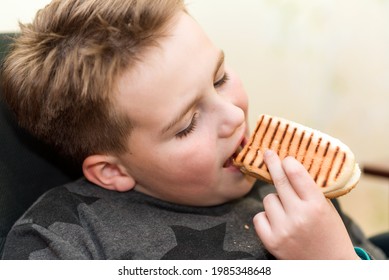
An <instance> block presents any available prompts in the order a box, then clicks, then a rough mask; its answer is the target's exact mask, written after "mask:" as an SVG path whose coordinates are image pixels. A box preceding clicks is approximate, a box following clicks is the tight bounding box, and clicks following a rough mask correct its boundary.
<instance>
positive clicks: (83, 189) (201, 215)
mask: <svg viewBox="0 0 389 280" xmlns="http://www.w3.org/2000/svg"><path fill="white" fill-rule="evenodd" d="M273 191H274V187H273V186H271V185H265V184H262V183H260V182H257V183H256V184H255V185H254V187H253V189H252V191H251V192H250V193H249V194H248V195H247V196H245V197H243V198H241V199H238V200H235V201H231V202H228V203H225V204H222V205H218V206H214V207H191V206H183V205H176V204H172V203H168V202H165V201H161V200H158V199H155V198H153V197H150V196H147V195H144V194H142V193H139V192H136V191H129V192H124V193H119V192H113V191H108V190H105V189H103V188H100V187H98V186H96V185H93V184H92V183H90V182H88V181H87V180H85V179H80V180H78V181H75V182H73V183H70V184H67V185H64V186H61V187H56V188H53V189H52V190H50V191H48V192H47V193H45V194H44V195H43V196H42V197H41V198H40V199H38V200H37V201H36V202H35V203H34V205H33V206H32V207H31V208H30V209H29V210H28V211H27V212H26V213H25V214H24V215H23V216H22V217H21V218H20V219H19V220H18V221H17V222H16V224H15V225H14V226H13V228H12V229H11V231H10V233H9V235H8V237H7V241H6V244H5V248H4V252H3V256H2V258H3V259H141V260H146V259H218V260H220V259H274V257H273V256H272V255H271V254H270V253H269V252H268V251H267V250H266V249H265V248H264V246H263V245H262V243H261V241H260V240H259V238H258V237H257V235H256V234H255V230H254V227H253V223H252V219H253V217H254V216H255V214H256V213H258V212H259V211H263V204H262V199H263V198H264V196H265V195H266V194H268V193H270V192H273ZM340 213H341V212H340ZM341 216H342V218H343V220H344V222H345V224H346V227H347V229H348V231H349V233H350V236H351V238H352V240H353V242H354V245H355V246H358V247H361V248H363V249H365V250H366V251H368V252H369V253H370V254H371V255H372V256H373V257H374V258H376V259H381V258H384V257H385V256H384V255H383V254H382V252H381V251H380V250H378V249H377V248H375V247H374V246H373V245H372V244H371V243H370V242H369V241H368V240H367V239H366V238H365V236H364V235H363V234H362V232H361V231H360V230H359V228H358V227H357V226H356V225H355V224H354V223H353V222H352V221H351V220H350V219H349V218H348V217H346V216H345V215H344V214H343V213H341Z"/></svg>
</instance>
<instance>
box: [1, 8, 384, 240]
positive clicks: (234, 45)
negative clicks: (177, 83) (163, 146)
mask: <svg viewBox="0 0 389 280" xmlns="http://www.w3.org/2000/svg"><path fill="white" fill-rule="evenodd" d="M49 2H50V1H49V0H1V10H0V32H2V33H4V32H17V31H18V30H19V28H18V21H21V22H23V23H27V22H29V21H31V20H32V19H33V17H34V15H35V13H36V11H37V10H38V9H39V8H41V7H43V6H44V5H46V4H47V3H49ZM186 3H187V5H188V9H189V12H190V13H191V14H192V15H193V16H194V17H195V18H196V19H197V20H198V22H199V23H200V24H201V25H202V26H203V28H204V29H205V31H206V32H207V33H208V34H209V36H210V37H211V38H212V39H213V41H214V42H215V43H216V44H217V45H218V46H219V47H220V48H222V49H223V50H224V52H225V53H226V62H227V63H228V64H229V65H230V66H232V67H233V68H234V69H235V71H237V72H238V74H239V75H240V77H241V79H242V80H243V82H244V84H245V88H246V90H247V92H248V94H249V99H250V116H249V117H250V125H251V128H253V127H254V126H255V122H256V118H257V116H258V115H259V114H261V113H266V114H272V115H277V116H281V117H285V118H288V119H291V120H294V121H296V122H300V123H302V124H305V125H307V126H310V127H313V128H316V129H318V130H321V131H323V132H326V133H328V134H330V135H332V136H334V137H336V138H339V139H341V140H342V141H343V142H344V143H346V144H347V145H348V146H349V147H350V148H351V149H352V150H353V152H354V153H355V155H356V158H357V160H358V162H359V163H360V165H362V166H363V164H364V163H366V162H371V161H386V162H387V164H389V148H388V147H387V143H388V142H389V130H388V128H389V28H388V27H389V0H240V1H237V0H186ZM340 202H341V205H342V206H343V208H344V210H345V212H346V213H348V214H349V215H350V216H351V217H352V218H353V219H354V220H356V222H357V223H359V224H360V225H361V226H362V229H363V230H364V231H365V232H366V234H367V235H373V234H376V233H380V232H383V231H388V230H389V180H385V179H381V178H375V177H371V176H366V175H363V176H362V178H361V181H360V183H359V185H358V186H357V188H356V189H355V190H353V191H352V192H351V193H350V194H348V195H346V196H344V197H341V198H340Z"/></svg>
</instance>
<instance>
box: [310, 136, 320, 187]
mask: <svg viewBox="0 0 389 280" xmlns="http://www.w3.org/2000/svg"><path fill="white" fill-rule="evenodd" d="M321 139H322V138H321V137H320V138H319V141H317V144H316V147H315V153H314V154H313V157H312V160H311V162H310V164H309V167H308V169H307V170H308V172H311V167H312V165H313V162H314V161H315V156H316V154H317V151H318V150H319V147H320V144H321ZM315 181H316V180H315Z"/></svg>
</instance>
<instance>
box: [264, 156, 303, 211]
mask: <svg viewBox="0 0 389 280" xmlns="http://www.w3.org/2000/svg"><path fill="white" fill-rule="evenodd" d="M263 159H264V161H265V163H266V166H267V168H268V169H269V172H270V175H271V178H272V181H273V183H274V186H275V187H276V190H277V193H278V195H279V196H280V200H281V202H282V204H283V205H284V204H285V203H287V202H288V201H290V200H291V199H293V198H295V197H297V195H296V193H295V191H294V190H293V188H292V186H291V185H290V182H289V180H288V177H287V176H286V173H285V172H284V169H283V167H282V164H281V160H280V158H279V157H278V155H277V154H276V153H275V152H274V151H272V150H267V151H266V152H265V153H264V156H263Z"/></svg>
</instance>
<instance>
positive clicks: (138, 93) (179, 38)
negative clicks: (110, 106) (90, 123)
mask: <svg viewBox="0 0 389 280" xmlns="http://www.w3.org/2000/svg"><path fill="white" fill-rule="evenodd" d="M219 53H220V50H219V49H217V48H216V47H215V46H214V45H213V44H212V42H211V41H210V40H209V39H208V37H207V36H206V34H205V33H204V32H203V30H202V29H201V28H200V26H199V25H198V24H197V22H196V21H195V20H194V19H193V18H192V17H190V16H189V15H187V14H186V13H184V12H180V13H179V14H178V15H177V16H176V17H175V18H174V19H173V24H172V25H171V26H170V31H169V32H168V34H167V36H165V37H163V38H162V39H161V40H160V42H159V46H158V47H153V48H152V49H150V50H148V52H147V53H146V54H145V56H144V59H143V60H142V61H140V62H139V64H138V65H137V66H136V67H135V68H133V69H131V70H128V71H127V72H125V73H124V74H123V76H122V77H120V78H119V81H118V94H117V96H116V97H117V98H116V101H117V105H118V106H119V109H121V110H124V112H125V114H127V115H128V116H129V117H130V119H132V120H133V122H134V124H135V126H137V124H139V123H142V124H145V125H146V124H148V122H153V121H154V122H155V121H156V120H158V121H159V122H160V121H161V120H162V119H163V118H164V117H167V114H169V112H171V109H172V106H180V104H181V103H185V101H187V100H185V99H190V98H193V95H196V94H198V92H200V91H201V90H203V87H204V86H205V85H206V84H207V83H209V82H211V83H212V79H213V73H214V70H215V69H214V68H215V64H216V63H217V59H218V56H219ZM178 101H179V102H178ZM151 112H152V114H150V113H151Z"/></svg>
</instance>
